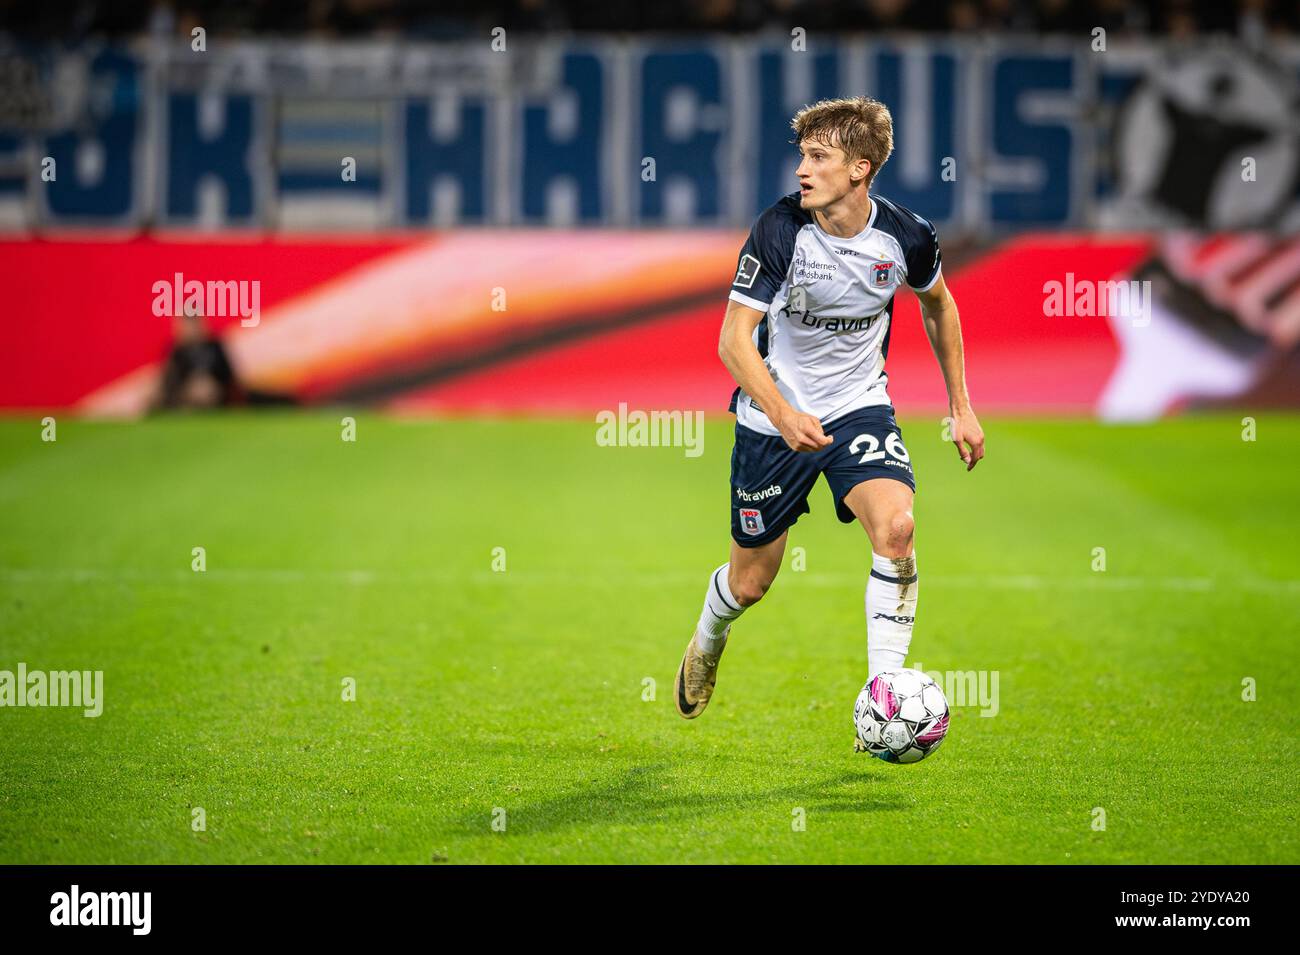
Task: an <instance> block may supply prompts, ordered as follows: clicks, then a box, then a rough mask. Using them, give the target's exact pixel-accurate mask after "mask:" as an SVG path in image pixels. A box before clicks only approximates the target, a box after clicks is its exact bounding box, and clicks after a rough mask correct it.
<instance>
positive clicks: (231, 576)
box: [0, 567, 1300, 593]
mask: <svg viewBox="0 0 1300 955" xmlns="http://www.w3.org/2000/svg"><path fill="white" fill-rule="evenodd" d="M704 576H706V577H707V576H708V575H707V573H706V574H705V575H704ZM866 577H867V575H866V572H865V570H864V571H863V572H862V573H847V572H841V573H809V572H801V571H793V570H789V569H787V570H785V571H784V572H783V573H782V574H781V576H780V577H779V578H778V579H779V580H780V581H781V582H782V583H784V584H785V585H786V586H787V587H788V586H790V585H791V584H803V585H805V586H810V587H818V588H822V587H826V588H831V587H834V588H838V587H850V586H862V585H863V584H864V583H865V582H866ZM201 579H208V580H215V581H222V582H233V583H307V582H319V581H334V582H338V583H345V584H351V585H353V586H364V585H367V584H375V583H380V584H382V583H454V582H475V583H488V582H494V581H495V582H502V583H505V582H512V581H518V582H521V583H525V584H546V583H550V584H560V585H562V586H565V587H570V588H572V587H589V586H607V585H609V584H611V583H612V582H614V581H617V583H618V585H619V586H627V585H628V584H629V583H631V584H632V585H633V586H635V585H653V586H668V585H678V584H680V585H693V584H697V583H699V581H700V579H701V575H700V574H698V573H687V572H684V571H674V572H654V573H638V572H637V571H635V570H632V569H627V570H623V571H620V572H619V573H618V574H617V575H612V574H610V573H609V572H608V571H606V572H604V573H597V574H593V573H588V572H586V571H584V570H582V569H575V570H572V571H538V570H511V571H503V572H501V573H494V572H492V571H489V570H461V571H456V570H421V571H385V570H357V569H354V570H329V569H321V568H282V567H268V568H255V567H243V568H212V569H210V570H207V571H202V572H199V571H191V570H185V569H173V570H167V569H161V568H159V569H147V568H110V569H102V568H71V567H51V568H23V567H0V581H4V582H6V583H23V582H37V583H41V582H69V583H101V582H104V583H127V582H132V583H181V582H185V581H200V580H201ZM925 582H926V583H927V584H928V585H930V586H934V587H953V588H979V589H988V590H1161V591H1176V592H1179V593H1210V592H1214V591H1218V590H1236V591H1242V590H1245V591H1253V592H1262V593H1300V580H1280V579H1277V578H1270V577H1246V578H1228V577H1134V576H1121V575H1116V574H1107V573H1092V572H1089V573H1086V574H1083V573H1081V574H1078V575H1076V576H1073V577H1049V576H1046V575H1042V574H926V575H925Z"/></svg>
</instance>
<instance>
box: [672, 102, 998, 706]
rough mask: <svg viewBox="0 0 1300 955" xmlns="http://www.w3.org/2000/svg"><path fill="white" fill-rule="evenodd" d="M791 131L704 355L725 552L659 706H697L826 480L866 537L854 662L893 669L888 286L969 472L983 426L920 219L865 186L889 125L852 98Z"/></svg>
mask: <svg viewBox="0 0 1300 955" xmlns="http://www.w3.org/2000/svg"><path fill="white" fill-rule="evenodd" d="M792 126H793V127H794V132H795V142H796V143H797V144H798V147H799V154H800V156H801V157H802V161H801V162H800V163H799V167H798V169H797V170H796V171H795V174H796V175H797V176H798V179H799V191H798V192H796V193H792V194H791V195H788V196H786V197H784V198H783V199H781V200H780V201H778V202H777V203H776V204H775V205H774V206H772V207H771V208H769V209H768V210H767V211H765V212H764V213H763V214H762V215H760V216H759V217H758V219H757V220H756V221H755V222H754V227H753V229H752V230H751V231H750V234H749V240H748V241H747V242H746V243H745V245H744V248H742V249H741V252H740V261H739V264H738V267H737V269H736V278H735V281H734V282H733V283H732V286H731V295H730V301H729V302H728V305H727V314H726V318H725V320H724V321H723V325H722V335H721V338H720V341H719V344H718V353H719V355H720V356H721V358H722V362H723V364H725V365H726V366H727V370H728V371H729V372H731V376H732V377H733V378H734V379H735V380H736V384H737V385H738V387H737V388H736V390H735V392H734V393H733V394H732V398H731V410H732V411H734V412H735V413H736V439H735V446H734V448H733V449H732V453H731V537H732V545H731V560H730V561H729V562H728V563H726V564H723V565H722V566H721V567H719V568H717V569H716V570H715V571H714V572H713V574H712V576H711V577H710V578H709V582H708V587H707V590H706V591H705V597H704V609H703V612H702V613H701V614H700V619H699V623H698V624H697V625H696V628H695V634H694V636H693V637H692V638H691V641H690V643H689V644H687V647H686V653H685V655H684V656H683V657H682V662H681V666H680V667H679V668H678V670H677V677H676V679H675V680H674V681H673V697H674V699H675V701H676V704H677V711H678V712H679V713H680V714H681V715H682V716H683V717H685V718H686V719H694V718H695V717H697V716H699V715H700V714H701V713H702V712H704V708H705V707H706V706H707V705H708V703H709V699H710V697H711V696H712V694H713V689H714V685H715V682H716V680H717V676H718V662H719V661H720V660H721V658H722V651H723V649H724V648H725V647H726V645H727V635H728V633H729V632H730V630H731V624H732V623H733V622H734V621H735V620H736V619H737V618H738V617H739V616H740V615H741V614H743V613H744V612H745V610H746V609H748V608H749V607H752V606H753V605H754V604H755V603H757V602H758V601H759V600H761V599H762V597H763V595H764V594H765V593H767V590H768V588H769V587H771V586H772V581H773V580H774V579H775V577H776V572H777V570H779V569H780V567H781V559H782V557H783V556H784V554H785V543H786V536H787V534H788V533H789V530H790V526H791V525H792V524H794V522H795V521H797V520H798V519H799V517H800V515H802V514H806V513H808V510H809V508H808V494H809V492H810V491H811V490H812V487H813V484H814V483H815V482H816V480H817V476H818V475H819V474H824V475H826V482H827V484H829V485H830V489H831V494H832V496H833V497H834V500H835V511H836V514H837V515H838V517H839V519H840V520H841V521H842V522H844V523H846V524H849V523H852V522H853V521H855V520H856V521H857V522H858V523H860V524H861V525H862V527H863V528H864V529H865V530H866V533H867V536H868V537H869V538H870V540H871V570H870V574H869V576H868V578H867V589H866V616H867V666H868V670H869V675H870V676H871V677H874V676H875V675H876V674H877V673H880V672H881V671H882V670H889V669H896V668H898V667H901V666H903V661H904V659H905V658H906V656H907V649H908V645H909V644H910V643H911V640H912V622H913V621H914V620H915V618H916V601H917V590H918V586H919V585H918V576H917V567H916V554H915V551H914V548H913V545H912V533H913V521H912V495H913V492H914V491H915V489H916V482H915V479H914V477H913V474H912V465H911V459H910V457H909V455H908V453H907V448H906V446H904V444H903V438H902V433H901V432H900V431H899V428H898V425H897V423H896V422H895V421H894V409H893V405H892V402H891V399H890V397H889V393H888V391H887V390H886V385H887V383H888V376H887V375H886V374H885V358H886V356H887V355H888V354H889V331H890V319H891V313H892V310H893V301H894V293H895V292H897V291H898V289H899V288H900V287H901V286H903V285H904V284H906V285H908V286H909V287H911V288H912V289H913V290H915V292H916V294H917V297H918V298H919V299H920V302H921V312H922V316H923V319H924V324H925V331H926V334H927V335H928V336H929V339H930V344H931V346H932V347H933V349H934V354H935V357H936V358H937V359H938V361H939V367H940V368H941V369H942V371H943V377H944V382H945V383H946V384H947V387H948V401H949V406H950V413H951V416H952V440H953V443H954V444H955V445H956V446H957V451H958V453H959V454H960V456H961V459H962V461H963V462H964V463H965V465H966V470H967V471H969V470H970V469H971V468H973V467H975V465H976V463H977V462H978V461H979V460H980V459H981V458H982V457H984V432H983V431H982V430H981V429H980V425H979V421H978V420H977V419H976V417H975V412H974V411H973V410H972V409H971V403H970V398H969V396H968V395H967V393H966V377H965V364H964V358H963V355H962V340H961V326H960V324H959V322H958V319H957V306H956V304H955V303H954V302H953V299H952V296H951V295H950V294H948V289H947V288H946V287H945V285H944V281H943V275H942V273H941V271H940V262H939V239H938V236H937V235H936V234H935V230H934V226H933V225H931V224H930V223H929V222H927V221H926V220H925V219H923V218H921V217H920V216H918V215H916V214H915V213H913V212H910V211H909V210H907V209H905V208H903V207H902V206H900V205H898V204H897V203H894V202H890V201H889V200H888V199H885V198H884V197H883V196H880V195H874V194H871V193H870V191H869V190H870V187H871V181H872V179H873V178H874V177H875V175H876V173H877V172H879V170H880V167H881V166H882V165H884V163H885V160H887V159H888V158H889V154H890V153H891V152H892V151H893V148H894V132H893V120H892V118H891V117H890V115H889V110H888V108H886V106H885V105H884V104H883V103H880V102H877V101H876V100H873V99H869V98H867V97H856V98H854V99H836V100H823V101H822V102H820V103H817V104H815V105H813V106H808V107H805V108H804V109H801V110H800V111H799V112H798V113H797V114H796V115H795V117H794V120H793V123H792Z"/></svg>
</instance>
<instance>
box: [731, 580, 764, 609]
mask: <svg viewBox="0 0 1300 955" xmlns="http://www.w3.org/2000/svg"><path fill="white" fill-rule="evenodd" d="M729 583H730V584H731V595H732V596H733V597H735V598H736V603H738V604H740V605H741V606H742V607H751V606H753V605H754V604H756V603H758V602H759V601H760V600H762V599H763V595H764V594H765V593H767V591H768V588H769V587H771V586H772V581H770V580H766V579H765V578H763V577H760V576H756V575H754V574H739V575H737V577H736V579H735V580H733V581H729Z"/></svg>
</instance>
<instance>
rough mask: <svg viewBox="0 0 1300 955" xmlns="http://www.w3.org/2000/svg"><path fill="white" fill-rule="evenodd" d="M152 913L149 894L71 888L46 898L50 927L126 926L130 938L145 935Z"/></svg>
mask: <svg viewBox="0 0 1300 955" xmlns="http://www.w3.org/2000/svg"><path fill="white" fill-rule="evenodd" d="M152 910H153V894H152V893H150V892H82V891H81V887H80V886H78V885H74V886H73V887H72V888H71V889H70V890H69V891H67V892H55V893H54V894H53V895H51V896H50V924H51V925H126V926H130V927H131V934H133V935H148V934H149V929H150V928H151V926H152V921H153V920H152Z"/></svg>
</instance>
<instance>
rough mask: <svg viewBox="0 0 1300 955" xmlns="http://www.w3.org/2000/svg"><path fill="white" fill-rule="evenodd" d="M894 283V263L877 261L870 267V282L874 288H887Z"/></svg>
mask: <svg viewBox="0 0 1300 955" xmlns="http://www.w3.org/2000/svg"><path fill="white" fill-rule="evenodd" d="M893 283H894V263H893V262H877V263H876V264H875V265H873V266H872V267H871V284H872V285H873V286H874V287H875V288H888V287H889V286H890V285H892V284H893Z"/></svg>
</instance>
